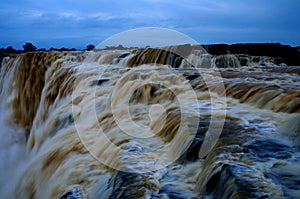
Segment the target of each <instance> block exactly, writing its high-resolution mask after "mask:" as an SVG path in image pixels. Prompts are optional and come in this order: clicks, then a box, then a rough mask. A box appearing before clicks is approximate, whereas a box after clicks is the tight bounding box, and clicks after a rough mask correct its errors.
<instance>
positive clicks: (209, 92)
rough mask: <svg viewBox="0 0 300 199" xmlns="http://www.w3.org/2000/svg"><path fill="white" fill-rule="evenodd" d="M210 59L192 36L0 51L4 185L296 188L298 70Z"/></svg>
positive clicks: (292, 192) (210, 193)
mask: <svg viewBox="0 0 300 199" xmlns="http://www.w3.org/2000/svg"><path fill="white" fill-rule="evenodd" d="M211 59H212V56H211V55H208V54H206V53H205V51H203V49H201V48H200V47H197V46H191V45H182V46H169V47H165V48H160V49H153V48H145V49H136V50H114V51H113V50H107V51H105V50H102V51H96V52H90V53H88V52H65V53H60V52H35V53H25V54H20V55H15V56H10V57H9V58H5V59H4V60H3V62H2V67H1V74H0V82H1V85H0V91H1V93H0V94H1V99H0V100H1V101H0V102H1V103H0V106H1V112H0V125H1V127H2V131H1V134H0V136H1V139H0V148H1V151H0V157H1V160H2V162H1V164H0V172H1V173H0V175H1V180H0V183H1V194H2V195H3V196H4V197H5V198H259V197H266V198H285V197H287V198H296V197H297V196H299V190H300V187H299V183H298V182H299V173H300V160H299V157H300V150H299V139H298V137H297V136H298V135H299V128H298V126H299V125H298V126H297V125H296V124H297V123H298V122H299V112H300V106H299V104H300V89H299V85H298V83H299V74H297V73H295V72H294V69H293V70H292V69H290V68H288V67H283V68H280V69H278V68H276V69H274V70H270V68H267V67H266V68H264V67H254V66H243V67H240V64H239V62H238V59H237V58H236V57H235V56H231V55H226V56H225V57H224V56H221V57H217V58H213V59H212V60H213V61H211ZM211 63H215V64H211ZM225 65H226V66H225ZM218 67H221V68H218ZM237 67H238V68H237ZM291 124H295V125H291ZM8 181H9V183H7V182H8Z"/></svg>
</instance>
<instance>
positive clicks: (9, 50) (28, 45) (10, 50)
mask: <svg viewBox="0 0 300 199" xmlns="http://www.w3.org/2000/svg"><path fill="white" fill-rule="evenodd" d="M94 48H95V46H94V45H93V44H89V45H87V47H86V48H85V49H83V50H93V49H94ZM76 50H77V49H76V48H65V47H62V48H53V47H51V48H50V49H49V50H46V48H39V49H38V48H37V47H36V46H34V45H33V44H32V43H30V42H26V43H25V44H24V45H23V50H16V49H14V48H13V47H12V46H8V47H7V48H0V53H7V54H14V53H23V52H34V51H76Z"/></svg>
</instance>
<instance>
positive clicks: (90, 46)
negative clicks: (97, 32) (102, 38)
mask: <svg viewBox="0 0 300 199" xmlns="http://www.w3.org/2000/svg"><path fill="white" fill-rule="evenodd" d="M94 48H95V46H94V45H93V44H90V45H87V47H86V50H89V51H90V50H94Z"/></svg>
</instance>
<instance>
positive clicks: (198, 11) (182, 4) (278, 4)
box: [0, 0, 300, 48]
mask: <svg viewBox="0 0 300 199" xmlns="http://www.w3.org/2000/svg"><path fill="white" fill-rule="evenodd" d="M299 7H300V1H298V0H277V1H271V0H265V1H260V0H251V1H250V0H244V1H240V0H227V1H223V0H201V1H199V0H177V1H173V0H127V1H125V0H124V1H116V0H102V1H97V0H86V1H84V2H83V1H79V0H64V1H58V0H44V1H35V0H19V1H18V2H16V1H8V0H3V1H2V3H1V8H0V38H1V39H0V46H7V45H15V46H21V45H22V43H24V42H25V41H27V40H31V41H33V42H35V43H38V44H39V45H41V47H42V46H43V47H50V46H53V44H57V43H58V42H61V45H62V46H63V45H65V44H66V43H68V44H69V45H70V46H69V47H73V46H74V47H75V46H76V47H78V46H81V47H82V48H83V47H85V46H86V44H87V43H93V42H94V43H95V44H97V43H99V42H101V41H102V40H105V39H106V38H108V37H109V36H112V35H113V34H116V33H119V32H121V31H125V30H128V29H133V28H137V27H146V26H151V27H153V26H156V27H163V28H173V29H175V30H178V31H182V32H183V33H186V34H188V35H189V36H191V37H193V38H194V39H196V40H198V41H199V42H201V41H207V42H212V43H219V42H231V43H235V42H243V41H251V42H282V43H287V44H291V45H300V38H299V37H297V36H296V35H300V20H299V18H300V14H299V11H298V8H299ZM72 42H73V43H72Z"/></svg>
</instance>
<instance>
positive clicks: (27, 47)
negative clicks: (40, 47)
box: [23, 42, 37, 52]
mask: <svg viewBox="0 0 300 199" xmlns="http://www.w3.org/2000/svg"><path fill="white" fill-rule="evenodd" d="M23 49H24V52H32V51H36V49H37V48H36V47H35V46H34V45H33V44H32V43H30V42H26V44H25V45H23Z"/></svg>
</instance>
